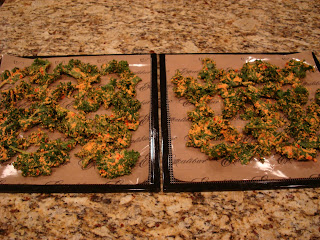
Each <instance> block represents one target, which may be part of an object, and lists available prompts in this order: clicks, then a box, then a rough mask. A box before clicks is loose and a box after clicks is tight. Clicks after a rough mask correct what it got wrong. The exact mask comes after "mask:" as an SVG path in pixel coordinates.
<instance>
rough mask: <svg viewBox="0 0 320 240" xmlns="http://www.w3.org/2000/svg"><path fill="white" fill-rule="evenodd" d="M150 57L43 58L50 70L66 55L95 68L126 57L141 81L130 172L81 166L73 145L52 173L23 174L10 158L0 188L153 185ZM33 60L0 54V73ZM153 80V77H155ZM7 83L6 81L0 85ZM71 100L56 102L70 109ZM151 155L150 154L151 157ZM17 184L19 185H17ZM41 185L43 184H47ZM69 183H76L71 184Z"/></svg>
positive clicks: (105, 188) (2, 166)
mask: <svg viewBox="0 0 320 240" xmlns="http://www.w3.org/2000/svg"><path fill="white" fill-rule="evenodd" d="M43 58H45V57H43ZM153 58H155V56H152V55H148V54H145V55H143V54H142V55H102V56H70V57H48V58H47V59H48V60H49V61H50V63H51V66H50V69H49V72H50V71H52V69H54V67H55V66H56V65H58V64H59V63H61V62H62V63H63V64H68V62H69V60H70V59H79V60H81V61H82V62H84V63H90V64H94V65H97V66H98V68H100V67H101V65H102V64H103V63H108V62H109V61H111V60H113V59H115V60H117V61H120V60H125V61H128V63H129V68H130V69H131V71H132V72H134V73H135V74H136V75H137V76H139V77H140V78H141V79H142V81H141V82H139V83H138V84H137V86H136V90H137V99H138V100H139V101H140V102H141V109H140V111H139V113H140V119H139V120H140V125H139V128H138V130H137V131H133V135H132V143H131V145H130V147H129V148H128V149H129V150H130V149H134V150H136V151H139V152H140V158H139V160H138V162H137V164H136V166H135V167H134V168H133V169H132V173H131V174H130V175H126V176H122V177H118V178H115V179H106V178H103V177H101V176H100V175H99V173H98V170H97V169H96V167H95V164H94V163H91V164H90V165H89V166H88V167H87V168H85V169H82V167H81V162H80V158H77V157H76V156H75V153H76V152H78V151H80V149H81V146H76V148H75V149H73V150H72V151H71V152H70V161H69V162H68V163H66V164H64V165H62V166H60V167H57V168H53V171H52V174H51V175H50V176H39V177H23V176H21V174H20V172H19V171H17V170H16V169H14V167H13V165H12V164H11V162H12V161H11V162H6V163H3V164H0V190H3V191H10V186H12V188H13V189H14V191H24V190H26V189H27V190H26V191H32V189H40V190H39V191H50V187H51V189H54V190H53V191H64V189H66V190H67V191H102V192H104V191H109V190H110V191H118V190H119V191H122V190H126V189H128V190H135V186H137V190H144V189H148V187H146V188H145V186H148V185H153V186H154V178H155V176H154V171H155V169H154V168H155V166H156V165H157V163H155V162H154V161H155V160H156V157H155V155H156V154H155V148H156V143H157V140H155V139H154V137H150V135H151V134H150V133H152V135H153V136H155V135H156V134H154V132H156V131H157V128H156V126H153V125H152V124H150V123H151V122H154V119H153V118H152V117H153V116H155V115H154V110H156V111H157V107H155V108H156V109H152V108H153V106H152V101H151V99H152V96H151V95H152V94H151V93H152V92H155V93H157V91H156V90H154V89H153V91H152V85H153V86H156V84H152V78H154V73H153V71H154V66H152V65H153V64H154V61H153ZM33 61H34V59H30V58H21V57H14V56H8V55H4V56H2V61H1V67H0V72H1V73H2V72H3V71H4V70H11V69H13V68H14V67H19V68H23V67H26V66H30V65H31V63H32V62H33ZM112 77H115V76H112ZM109 79H110V76H102V80H101V83H99V85H104V84H106V83H107V82H108V81H109ZM153 80H154V81H156V79H153ZM59 81H72V82H74V81H75V79H73V78H71V77H68V76H66V75H64V76H62V79H61V80H58V82H57V83H54V84H58V83H59ZM10 87H11V86H10V84H6V85H5V86H4V87H3V88H2V89H5V88H10ZM155 97H157V96H155ZM73 101H74V99H73V98H65V99H63V101H62V102H60V104H61V105H62V106H63V107H65V108H67V109H69V110H74V109H73ZM104 113H106V110H104V108H103V107H101V108H100V109H99V110H98V111H97V112H94V113H90V114H88V117H94V116H95V115H96V114H104ZM151 125H152V126H151ZM38 128H39V126H36V127H35V128H34V129H31V130H30V131H29V132H32V131H36V130H37V129H38ZM42 130H44V129H42ZM29 132H25V133H23V134H25V135H27V134H29ZM47 132H48V131H47ZM48 133H49V138H50V139H55V138H60V137H62V138H63V136H64V135H63V134H62V133H59V132H53V133H52V132H48ZM150 143H151V144H150ZM151 145H152V146H151ZM151 153H152V154H151ZM151 155H152V156H153V157H151ZM19 185H20V186H22V187H21V188H19ZM26 186H28V187H26ZM37 186H41V188H37ZM43 186H47V188H46V187H43ZM52 186H53V187H52ZM57 186H58V187H57ZM59 186H65V188H63V187H62V188H59ZM73 186H76V187H74V188H73ZM79 186H85V188H81V187H79ZM110 186H111V187H110ZM24 187H25V188H24ZM149 187H150V186H149ZM19 189H20V190H19ZM149 190H150V189H149ZM35 191H37V190H35Z"/></svg>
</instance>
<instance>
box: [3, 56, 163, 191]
mask: <svg viewBox="0 0 320 240" xmlns="http://www.w3.org/2000/svg"><path fill="white" fill-rule="evenodd" d="M128 55H149V56H150V59H151V102H150V105H151V107H150V129H149V132H150V133H151V134H150V136H149V137H150V140H149V141H150V143H151V142H152V144H150V152H151V151H152V154H150V167H149V176H150V179H149V181H148V182H146V183H141V184H126V185H124V184H122V185H121V184H81V185H79V184H47V185H29V184H1V180H0V192H8V193H9V192H11V193H106V192H110V193H111V192H135V191H137V192H138V191H140V192H159V191H160V189H161V184H160V166H159V161H160V156H159V152H160V151H159V115H158V83H157V78H158V73H157V55H156V54H155V53H151V54H147V53H146V54H144V53H141V54H104V55H57V56H23V57H24V58H31V59H35V58H54V57H83V56H85V57H90V56H95V57H97V56H128ZM0 65H1V58H0Z"/></svg>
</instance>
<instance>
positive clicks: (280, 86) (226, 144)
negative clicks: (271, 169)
mask: <svg viewBox="0 0 320 240" xmlns="http://www.w3.org/2000/svg"><path fill="white" fill-rule="evenodd" d="M202 63H203V66H202V69H201V70H200V72H199V74H198V76H197V78H193V77H185V76H183V75H182V73H181V72H180V71H179V70H178V71H177V72H176V74H175V75H174V76H173V77H172V79H171V82H172V83H173V91H174V92H175V95H176V96H177V97H178V98H182V97H183V98H186V99H187V100H188V101H189V102H190V103H191V104H193V105H194V110H192V111H190V112H188V113H187V114H188V119H189V120H190V121H191V123H192V125H191V129H190V130H189V133H188V137H189V138H188V141H187V143H186V145H187V146H189V147H196V148H200V150H201V152H203V153H205V154H207V155H208V156H209V157H210V158H211V159H227V160H229V161H230V162H238V161H239V162H241V163H242V164H247V163H249V162H250V160H251V159H252V158H253V157H257V158H259V159H260V160H261V161H263V160H264V158H265V157H267V156H269V155H271V154H272V153H275V152H276V153H278V154H281V155H283V156H285V157H287V158H289V159H295V160H314V161H315V158H316V155H317V150H319V149H320V136H319V134H318V129H319V127H320V100H319V99H320V90H318V91H317V92H316V94H315V96H311V97H314V101H313V102H312V103H310V104H308V99H309V92H308V90H307V89H306V88H305V86H304V85H303V78H305V77H306V74H307V72H308V71H314V67H312V66H310V65H308V64H306V63H305V62H304V61H299V60H295V59H292V60H290V61H289V62H287V63H286V64H285V66H284V67H283V68H279V67H278V66H275V65H273V64H271V63H269V62H266V61H262V60H256V61H254V62H247V63H245V64H244V65H243V66H242V67H241V69H239V70H235V69H228V70H224V69H218V68H217V67H216V64H215V62H214V61H213V60H212V59H209V58H206V59H203V62H202ZM216 95H219V96H220V97H221V99H222V101H223V110H222V115H217V114H215V112H214V111H213V110H212V109H211V108H210V106H209V103H210V100H211V99H212V98H213V97H214V96H216ZM235 118H240V119H241V120H243V121H245V122H246V124H245V127H244V130H243V131H242V132H239V131H238V130H237V129H236V128H235V127H234V126H233V125H232V124H231V123H230V121H231V120H234V119H235Z"/></svg>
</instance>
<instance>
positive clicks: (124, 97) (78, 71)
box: [0, 59, 141, 178]
mask: <svg viewBox="0 0 320 240" xmlns="http://www.w3.org/2000/svg"><path fill="white" fill-rule="evenodd" d="M50 65H51V64H50V62H49V61H48V60H45V59H35V60H34V62H33V63H32V64H31V65H30V66H28V67H25V68H23V69H19V68H14V69H12V70H11V71H9V70H6V71H4V72H3V73H2V74H1V76H0V88H2V87H3V86H4V85H6V84H11V87H9V88H7V89H2V90H0V94H1V102H0V109H1V112H0V133H1V134H0V163H1V162H6V161H9V160H10V159H12V157H14V156H15V155H17V154H18V156H17V158H16V160H14V162H13V166H14V167H15V168H16V169H18V170H21V172H22V175H23V176H39V175H50V174H51V173H52V168H53V167H58V166H60V165H62V164H65V163H66V162H68V161H69V159H70V154H69V152H70V151H71V150H72V149H74V147H75V146H76V145H77V144H78V145H81V146H82V149H81V150H80V152H78V153H77V154H76V156H78V157H80V158H81V159H82V166H83V167H84V168H85V167H87V166H88V164H89V163H91V162H95V164H96V165H97V168H98V170H99V173H100V175H101V176H102V177H106V178H116V177H119V176H122V175H126V174H130V173H131V169H132V168H133V167H134V166H135V164H136V162H137V161H138V158H139V156H140V155H139V152H136V151H134V150H130V151H129V150H127V148H129V146H130V143H131V135H132V131H135V130H137V129H138V126H139V109H140V107H141V104H140V102H139V101H138V100H137V99H136V90H135V87H136V85H137V84H138V83H139V82H140V81H141V79H140V78H139V77H138V76H136V75H135V74H134V73H133V72H131V70H130V69H129V64H128V62H126V61H116V60H112V61H110V62H108V63H106V64H103V65H102V66H101V68H100V69H99V68H98V67H97V66H95V65H91V64H88V63H84V62H81V61H80V60H76V59H71V60H70V61H69V63H68V64H66V65H64V64H62V63H60V64H59V65H58V66H57V67H55V68H54V69H53V71H52V73H49V71H48V70H49V67H50ZM110 74H112V76H117V77H111V79H110V81H109V82H108V83H107V84H106V85H103V86H100V85H99V86H98V84H96V83H100V82H101V77H102V76H105V75H110ZM62 75H68V76H70V77H72V78H73V79H75V80H76V82H77V83H76V84H74V83H72V82H71V81H69V82H59V79H60V78H61V76H62ZM55 82H57V84H53V83H55ZM64 98H74V106H73V108H74V109H75V110H74V111H72V110H69V109H67V108H65V107H63V106H62V105H61V104H60V102H61V101H62V100H63V99H64ZM101 107H103V108H105V109H109V110H110V112H111V114H96V116H95V117H94V118H89V117H88V113H93V112H96V111H97V110H98V109H100V108H101ZM36 126H39V128H42V129H47V131H49V132H50V131H51V132H54V131H58V132H60V133H63V134H64V135H65V138H64V140H62V139H56V140H50V139H49V137H48V134H46V133H45V132H44V131H42V130H40V131H39V132H33V133H31V134H30V135H28V136H27V137H21V136H24V135H25V134H21V133H24V132H27V131H28V130H30V129H32V128H34V127H36ZM32 145H33V146H37V147H38V150H36V151H35V152H29V151H28V148H29V147H30V146H32Z"/></svg>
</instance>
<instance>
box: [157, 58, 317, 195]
mask: <svg viewBox="0 0 320 240" xmlns="http://www.w3.org/2000/svg"><path fill="white" fill-rule="evenodd" d="M294 53H297V52H289V53H286V52H281V53H185V54H186V55H187V54H194V55H197V54H216V55H217V54H222V55H223V54H239V55H241V54H274V55H289V54H294ZM166 55H179V54H175V53H172V54H160V56H159V62H160V94H161V134H162V146H161V147H162V169H163V191H164V192H200V191H242V190H264V189H281V188H314V187H320V176H317V177H315V178H296V179H294V178H290V179H280V180H242V181H238V180H237V181H236V180H235V181H212V182H183V181H179V180H177V179H174V180H175V181H174V182H175V183H172V182H170V177H171V173H172V168H171V163H170V152H171V151H170V149H171V144H170V142H171V141H170V138H171V133H170V132H169V129H170V127H169V126H168V124H170V123H169V119H168V114H167V113H168V102H167V76H166ZM312 56H313V58H314V61H315V64H316V66H317V69H318V71H320V64H319V61H318V59H317V58H316V56H315V54H314V53H312Z"/></svg>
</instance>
